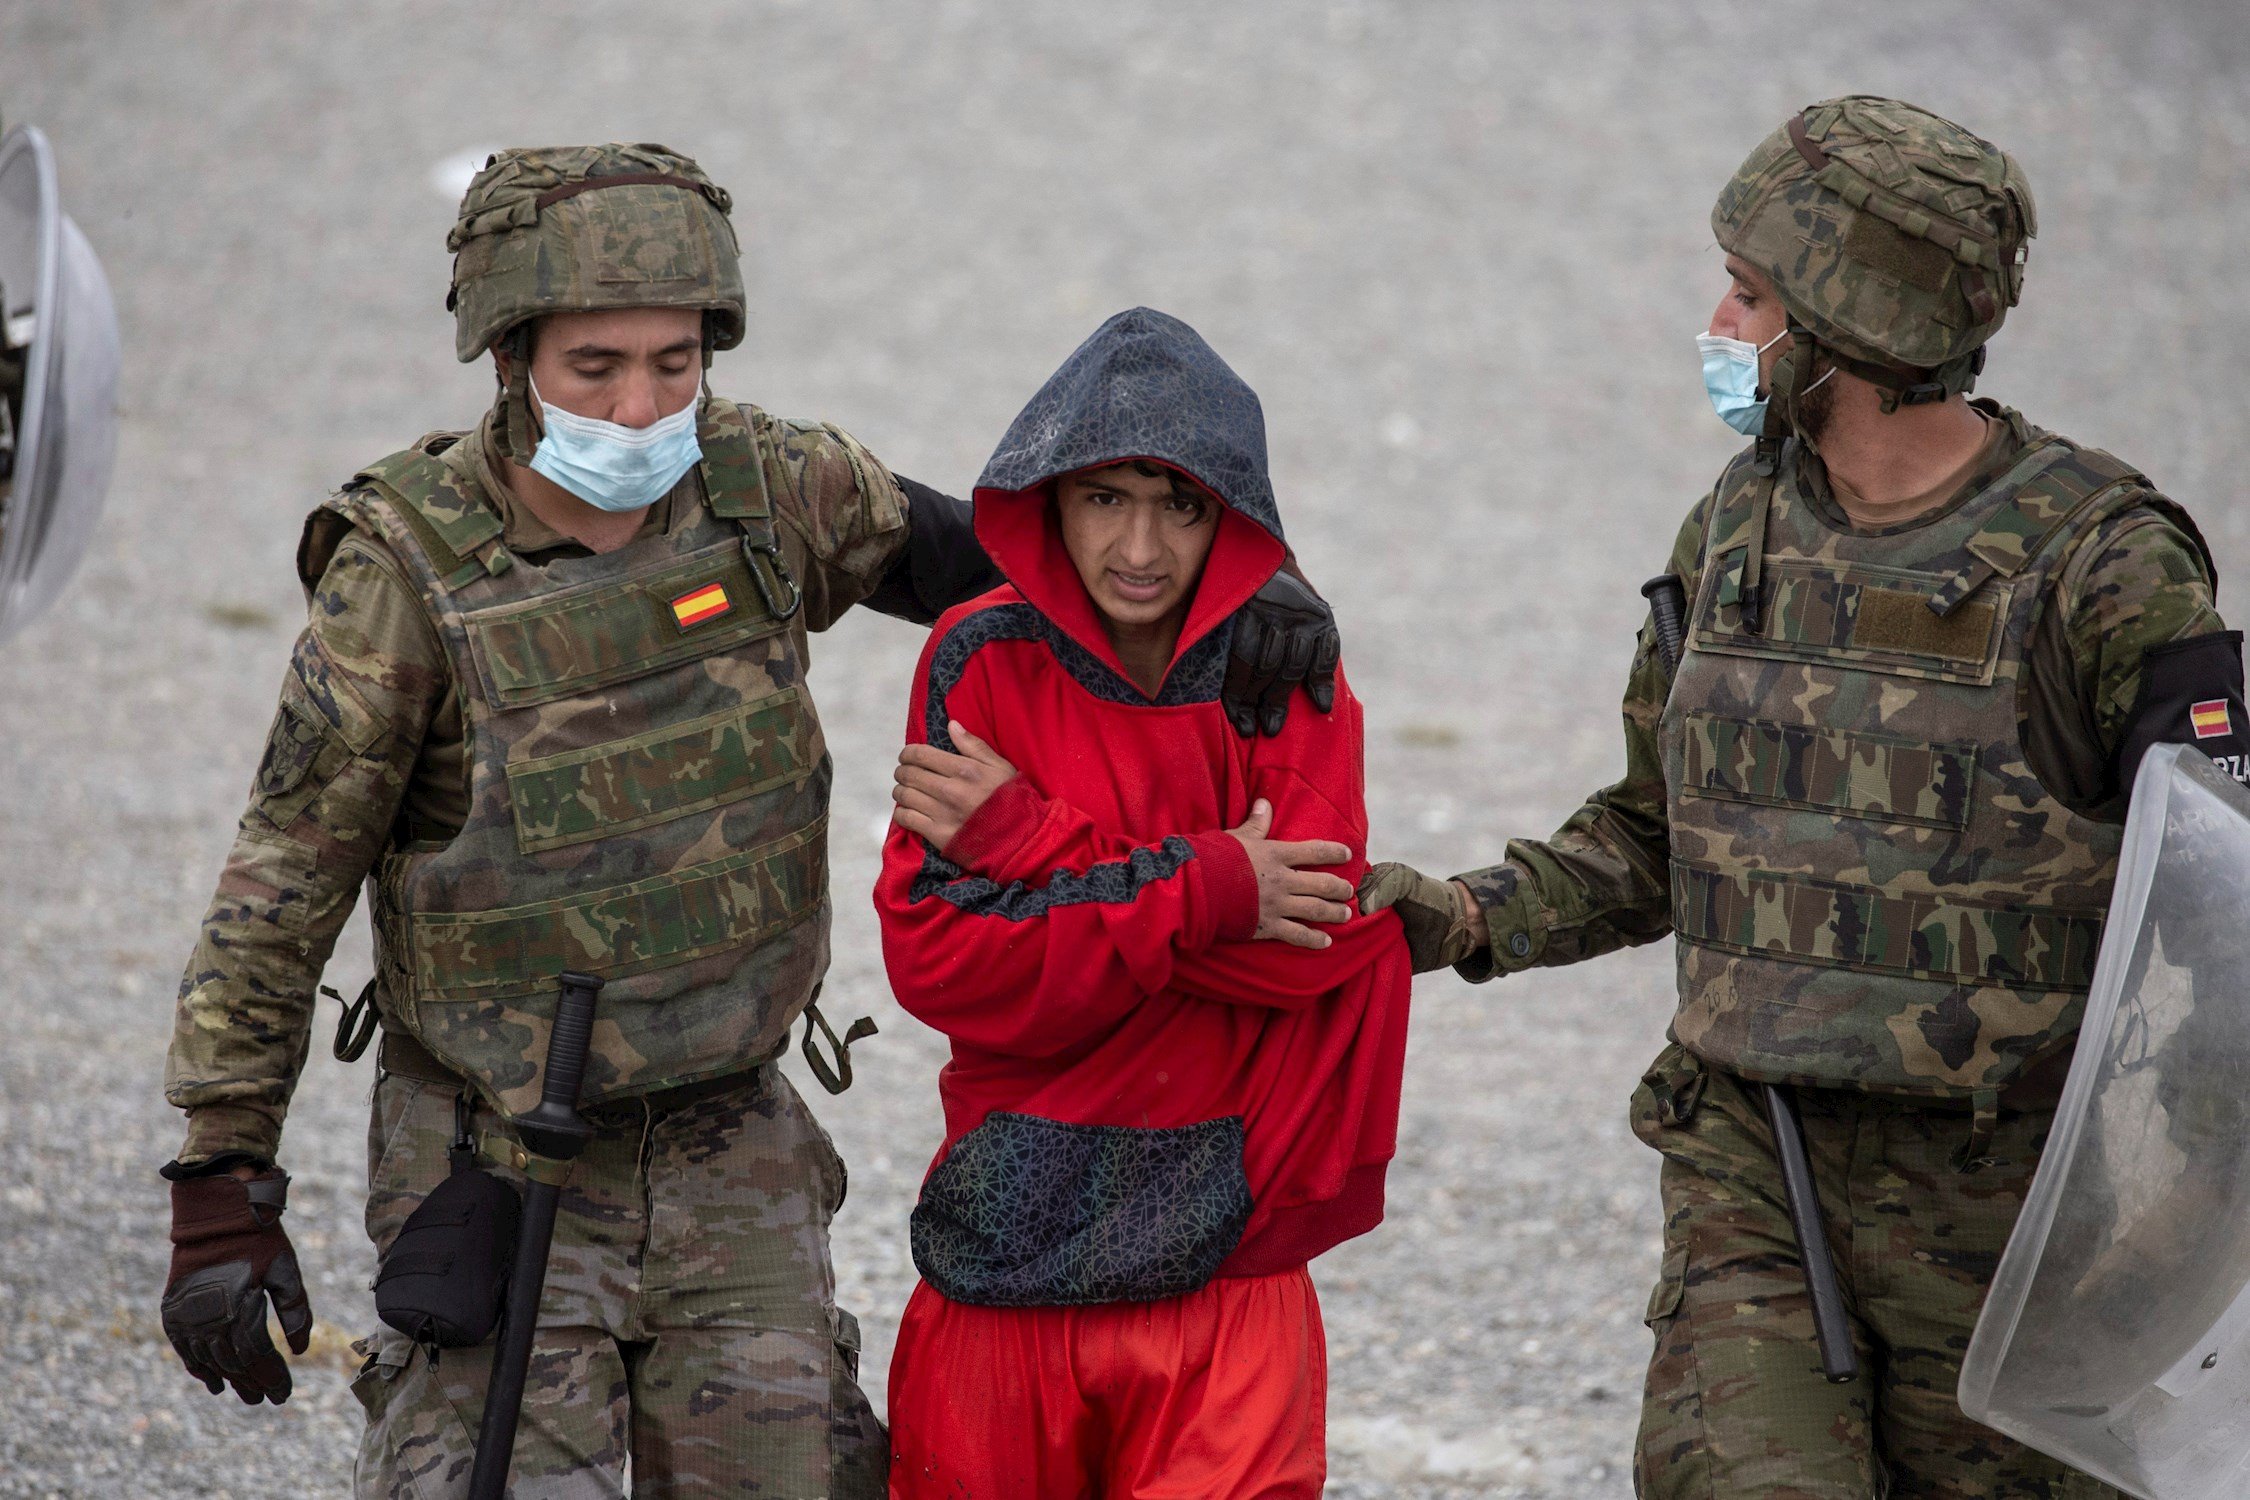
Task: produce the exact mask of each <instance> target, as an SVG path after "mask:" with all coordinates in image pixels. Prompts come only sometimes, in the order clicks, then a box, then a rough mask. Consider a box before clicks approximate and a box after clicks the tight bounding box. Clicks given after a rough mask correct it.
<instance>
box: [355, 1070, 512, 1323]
mask: <svg viewBox="0 0 2250 1500" xmlns="http://www.w3.org/2000/svg"><path fill="white" fill-rule="evenodd" d="M468 1104H469V1101H468V1096H467V1095H466V1094H463V1095H462V1096H461V1097H460V1099H459V1101H458V1102H457V1104H456V1105H455V1109H454V1122H455V1128H454V1138H453V1144H452V1148H451V1149H450V1150H449V1151H448V1152H447V1157H448V1159H449V1160H450V1161H451V1162H452V1164H453V1170H452V1171H451V1173H449V1174H448V1175H447V1177H446V1179H445V1181H443V1182H441V1183H439V1184H438V1185H437V1186H436V1187H435V1188H433V1189H431V1191H430V1194H429V1196H428V1197H426V1198H424V1199H423V1200H422V1203H421V1206H420V1207H419V1208H416V1209H415V1210H414V1212H413V1213H411V1214H409V1215H407V1219H406V1223H405V1225H404V1226H403V1227H401V1228H400V1230H399V1232H398V1237H397V1238H396V1239H394V1240H392V1241H391V1247H390V1249H389V1250H387V1251H385V1252H384V1254H383V1262H382V1266H381V1268H380V1269H379V1270H378V1271H377V1272H376V1273H375V1313H376V1316H378V1317H380V1318H381V1319H382V1320H383V1321H384V1322H385V1323H388V1324H389V1325H390V1326H391V1327H393V1328H395V1329H397V1330H398V1331H399V1332H400V1333H403V1334H405V1335H406V1336H407V1337H408V1338H410V1339H412V1340H414V1341H415V1342H416V1343H418V1344H420V1345H422V1346H423V1347H424V1348H426V1349H429V1350H430V1351H432V1357H433V1358H434V1357H435V1352H436V1351H437V1350H439V1349H467V1348H470V1347H473V1346H474V1345H477V1344H481V1343H483V1342H484V1341H485V1340H486V1339H489V1338H491V1337H492V1334H493V1330H494V1329H495V1328H497V1327H498V1326H499V1323H500V1310H501V1308H502V1307H503V1306H504V1305H505V1303H506V1300H507V1282H508V1266H509V1263H510V1261H512V1260H513V1259H514V1257H515V1249H516V1225H517V1222H518V1221H519V1220H520V1219H521V1218H522V1216H523V1202H522V1200H521V1199H520V1198H518V1197H517V1196H516V1190H515V1189H514V1188H512V1187H510V1186H508V1184H507V1183H505V1182H502V1181H501V1180H500V1179H499V1178H497V1177H495V1176H493V1175H492V1174H491V1173H490V1172H486V1171H483V1170H480V1169H479V1168H478V1166H477V1165H476V1147H475V1144H474V1143H473V1142H472V1141H471V1140H470V1138H469V1131H468V1115H469V1109H468Z"/></svg>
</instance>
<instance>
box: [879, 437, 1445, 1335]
mask: <svg viewBox="0 0 2250 1500" xmlns="http://www.w3.org/2000/svg"><path fill="white" fill-rule="evenodd" d="M1262 456H1263V455H1262V453H1261V454H1260V457H1261V458H1262ZM976 525H977V535H978V537H979V539H980V540H981V541H982V542H983V543H984V545H985V548H986V550H987V551H988V552H990V553H991V555H992V558H993V561H994V562H995V563H997V564H998V565H999V567H1000V569H1001V571H1002V572H1003V573H1004V574H1005V575H1006V576H1007V577H1008V578H1009V579H1010V580H1011V582H1010V584H1009V585H1008V586H1004V587H1002V588H999V589H995V590H994V591H992V592H991V593H989V594H986V595H985V596H983V597H982V598H980V599H977V600H975V601H973V602H971V603H969V604H966V605H962V606H960V607H958V608H956V609H954V610H952V611H950V612H949V613H948V614H947V615H946V616H945V617H944V618H943V619H941V620H940V621H939V622H938V625H937V628H936V629H935V630H934V631H933V632H932V634H931V637H930V642H929V645H928V647H927V648H926V649H925V650H924V651H923V653H922V660H921V663H920V665H919V666H918V668H917V669H916V673H915V681H914V695H913V708H912V712H911V714H910V716H909V718H908V721H907V738H908V740H909V741H910V742H932V743H936V744H939V745H940V746H941V747H945V748H950V737H949V736H948V735H947V733H946V730H945V724H946V722H947V721H948V720H949V719H950V720H952V721H955V722H958V723H959V724H960V725H961V726H962V727H963V728H965V729H967V730H968V731H969V732H971V733H972V734H975V735H976V736H977V737H979V738H980V739H983V740H985V741H986V742H987V743H989V744H990V745H992V747H993V748H994V749H995V750H997V751H998V752H999V753H1000V754H1001V755H1003V756H1005V757H1006V758H1007V759H1008V761H1009V762H1010V763H1011V764H1013V765H1014V766H1015V767H1016V769H1017V771H1018V773H1019V774H1018V776H1017V777H1016V779H1015V780H1013V781H1011V782H1010V783H1008V784H1007V785H1006V786H1005V787H1003V788H1002V789H1001V790H1000V791H999V792H998V793H996V794H995V795H994V796H993V797H992V799H991V800H990V801H988V802H987V803H986V804H985V806H984V807H983V808H982V809H980V810H979V812H978V813H977V815H976V816H975V817H973V818H972V819H970V821H969V823H968V824H967V826H966V827H964V828H963V829H962V831H961V833H960V834H959V835H958V837H957V838H956V839H955V840H954V842H953V844H952V845H951V847H950V848H949V849H948V850H947V852H946V855H945V856H944V857H940V856H938V855H937V854H936V853H935V852H934V851H932V850H931V849H930V848H929V846H928V845H927V844H925V843H924V842H923V840H922V839H921V838H920V837H918V836H916V835H914V834H911V833H908V832H906V831H905V830H903V829H901V828H899V827H897V826H896V825H894V826H893V827H892V829H891V831H890V834H889V837H888V839H887V841H886V843H885V846H884V860H883V874H882V878H881V880H880V882H879V884H878V886H877V888H876V897H875V900H876V908H877V911H878V913H879V914H880V916H881V918H882V925H883V954H884V959H885V961H886V963H887V965H888V967H889V971H890V980H891V985H892V987H893V989H894V990H895V991H896V993H897V995H898V998H899V1003H900V1004H901V1005H903V1006H905V1007H906V1009H907V1010H908V1011H910V1012H911V1013H912V1014H914V1015H915V1016H916V1017H918V1018H920V1019H921V1020H923V1021H924V1022H926V1023H928V1024H929V1025H931V1026H933V1027H935V1028H937V1029H938V1030H939V1031H942V1032H944V1033H945V1034H946V1035H947V1036H948V1037H950V1038H951V1039H952V1042H953V1060H952V1062H951V1063H949V1064H948V1065H947V1066H946V1068H945V1069H944V1071H943V1072H942V1073H941V1075H940V1077H939V1080H938V1088H939V1093H940V1096H941V1098H942V1100H943V1103H944V1107H945V1126H946V1133H945V1146H944V1148H943V1149H942V1150H941V1151H940V1152H939V1154H938V1157H937V1160H936V1161H935V1162H933V1163H932V1168H931V1175H930V1177H929V1178H928V1179H926V1181H925V1183H924V1189H923V1196H922V1202H921V1204H920V1205H919V1206H918V1207H917V1208H916V1210H915V1220H914V1235H913V1238H914V1250H915V1260H916V1264H917V1266H918V1267H920V1269H921V1270H922V1273H923V1275H924V1277H925V1278H926V1279H928V1280H929V1281H930V1282H931V1284H932V1285H933V1286H935V1287H937V1289H938V1290H939V1291H941V1292H943V1293H945V1294H946V1295H947V1296H949V1297H953V1298H954V1299H955V1300H958V1301H977V1302H995V1303H1016V1304H1058V1303H1075V1302H1097V1301H1123V1300H1135V1301H1137V1300H1148V1299H1149V1298H1150V1297H1151V1296H1159V1295H1172V1294H1175V1293H1177V1292H1180V1291H1185V1290H1190V1289H1192V1287H1193V1286H1195V1285H1200V1284H1202V1282H1203V1281H1205V1280H1207V1279H1208V1278H1209V1276H1210V1275H1212V1274H1217V1275H1221V1276H1255V1275H1265V1274H1269V1273H1272V1272H1276V1271H1282V1270H1286V1269H1289V1268H1291V1267H1294V1266H1297V1265H1301V1264H1302V1263H1304V1262H1305V1261H1307V1260H1309V1259H1311V1258H1312V1257H1313V1256H1315V1255H1318V1254H1319V1253H1320V1252H1322V1251H1323V1250H1326V1249H1328V1248H1329V1247H1330V1246H1332V1245H1335V1244H1337V1243H1339V1242H1340V1241H1342V1240H1346V1239H1349V1238H1351V1237H1352V1236H1354V1235H1358V1234H1364V1233H1365V1232H1366V1231H1368V1230H1369V1229H1372V1228H1373V1227H1374V1226H1375V1225H1376V1224H1377V1223H1379V1222H1380V1221H1381V1219H1382V1216H1383V1175H1384V1171H1385V1169H1386V1166H1387V1164H1388V1162H1389V1160H1390V1158H1391V1155H1392V1153H1393V1150H1394V1149H1395V1144H1396V1137H1397V1123H1398V1100H1399V1085H1400V1074H1401V1069H1402V1066H1403V1063H1404V1055H1405V1042H1406V1017H1407V998H1408V989H1409V984H1410V981H1411V970H1410V966H1409V962H1408V958H1407V952H1406V946H1405V942H1404V939H1403V936H1402V934H1401V933H1400V930H1399V927H1398V924H1397V919H1396V917H1395V916H1394V915H1393V914H1391V913H1389V912H1384V913H1380V914H1378V915H1376V916H1373V917H1366V916H1359V917H1354V918H1353V919H1352V920H1351V921H1349V922H1346V923H1344V924H1342V925H1341V926H1337V927H1332V928H1328V929H1326V930H1327V931H1329V932H1330V934H1331V935H1332V937H1333V938H1334V942H1333V945H1332V946H1330V947H1328V948H1326V949H1323V950H1312V949H1303V948H1296V947H1292V946H1289V945H1287V944H1284V943H1279V942H1273V941H1263V942H1253V941H1248V938H1249V934H1250V932H1251V930H1252V929H1253V928H1254V927H1255V925H1256V922H1257V891H1256V885H1255V881H1254V878H1253V876H1252V874H1251V870H1250V864H1249V859H1248V857H1247V856H1246V855H1245V854H1244V853H1243V850H1242V846H1241V844H1240V843H1239V842H1238V841H1237V840H1235V839H1234V838H1233V837H1232V836H1231V835H1229V834H1227V833H1225V832H1223V831H1222V830H1225V829H1228V828H1232V827H1234V826H1236V825H1238V824H1240V823H1241V822H1242V821H1243V820H1244V819H1245V818H1246V817H1247V816H1248V815H1249V811H1250V805H1251V802H1252V800H1253V799H1255V798H1260V797H1262V798H1265V799H1266V800H1267V801H1268V802H1270V803H1271V804H1272V806H1273V829H1272V836H1273V837H1274V838H1277V839H1292V840H1294V839H1333V840H1336V841H1338V842H1340V843H1343V844H1345V845H1347V846H1348V847H1349V848H1350V849H1351V850H1352V858H1351V862H1350V863H1349V864H1348V865H1346V866H1343V867H1340V868H1338V869H1337V871H1336V873H1338V874H1340V875H1342V876H1343V877H1344V878H1345V879H1347V880H1349V881H1352V882H1353V883H1354V884H1356V883H1357V882H1358V880H1359V878H1360V876H1361V875H1362V874H1364V873H1365V871H1366V868H1367V865H1366V859H1365V852H1366V842H1367V813H1366V808H1365V799H1364V780H1365V773H1364V768H1363V764H1362V757H1361V712H1360V705H1359V703H1358V701H1357V700H1356V699H1355V698H1353V696H1352V695H1351V692H1350V689H1349V688H1348V686H1346V684H1345V683H1344V682H1343V680H1342V677H1341V674H1339V676H1338V681H1337V693H1336V705H1335V709H1334V711H1333V712H1332V713H1328V714H1323V713H1320V712H1318V711H1317V710H1315V709H1314V708H1313V707H1312V706H1311V705H1310V704H1309V703H1308V702H1307V701H1305V700H1304V699H1303V698H1302V697H1300V698H1299V700H1298V701H1297V702H1296V703H1295V704H1294V706H1293V709H1292V712H1291V713H1290V715H1289V720H1288V724H1287V726H1286V728H1285V729H1284V731H1283V732H1282V733H1281V734H1280V735H1279V736H1277V737H1273V738H1260V739H1256V740H1245V739H1242V738H1240V737H1239V736H1238V735H1237V734H1236V733H1235V732H1234V730H1233V728H1232V727H1231V726H1230V725H1229V724H1228V722H1227V720H1226V717H1225V714H1224V711H1223V710H1222V708H1221V706H1220V704H1219V701H1218V684H1219V680H1220V677H1221V675H1222V674H1223V671H1224V666H1225V661H1226V648H1227V643H1228V639H1229V637H1230V635H1231V617H1232V616H1233V614H1234V612H1235V611H1236V610H1237V609H1239V608H1240V607H1241V605H1242V604H1243V603H1244V602H1245V601H1246V600H1248V599H1249V597H1250V595H1251V594H1253V593H1255V592H1256V591H1257V589H1258V588H1259V587H1260V586H1261V585H1262V584H1263V583H1264V582H1265V580H1266V579H1267V578H1268V577H1270V576H1271V575H1272V573H1273V571H1274V569H1275V568H1276V567H1277V566H1278V564H1279V563H1280V561H1281V558H1282V555H1283V549H1282V544H1281V542H1280V541H1279V540H1278V539H1277V538H1276V537H1275V536H1273V535H1271V534H1270V533H1269V532H1268V531H1267V530H1266V529H1264V528H1263V527H1262V526H1261V525H1260V524H1258V523H1256V522H1253V521H1251V520H1249V519H1247V518H1245V517H1244V516H1243V515H1241V514H1240V513H1239V512H1238V511H1237V510H1235V509H1234V508H1233V507H1232V506H1229V507H1227V508H1225V509H1222V511H1221V513H1220V517H1219V531H1218V535H1217V537H1216V538H1215V540H1214V542H1213V546H1212V550H1211V555H1210V559H1209V561H1208V563H1207V564H1206V566H1205V569H1204V573H1203V577H1202V579H1201V582H1200V584H1199V586H1198V587H1197V590H1196V593H1195V597H1194V601H1193V604H1192V607H1191V610H1190V613H1189V616H1188V619H1187V624H1186V627H1185V628H1184V629H1183V630H1182V632H1181V635H1180V641H1179V645H1178V648H1177V650H1176V652H1175V654H1174V657H1173V660H1172V664H1171V667H1170V671H1169V675H1168V676H1167V678H1166V680H1165V683H1164V686H1163V689H1162V690H1161V691H1160V693H1159V694H1158V696H1157V698H1156V699H1154V700H1153V701H1152V700H1150V699H1148V698H1146V697H1145V696H1143V695H1142V694H1141V693H1140V692H1139V691H1138V690H1137V689H1136V688H1134V687H1133V686H1132V685H1131V683H1130V681H1129V679H1128V678H1127V676H1126V674H1125V672H1124V669H1123V667H1122V664H1121V663H1120V662H1119V661H1118V658H1117V656H1116V653H1115V652H1114V651H1113V650H1112V648H1111V647H1110V644H1109V641H1108V639H1107V636H1106V635H1105V633H1104V632H1103V630H1102V628H1101V625H1100V622H1099V619H1098V617H1097V615H1096V614H1095V611H1094V606H1093V603H1092V601H1091V600H1090V599H1089V598H1088V596H1087V594H1086V591H1085V588H1084V586H1083V585H1082V584H1081V583H1080V582H1079V579H1078V575H1077V572H1076V571H1075V569H1074V568H1073V567H1072V566H1071V563H1070V560H1069V558H1068V556H1067V555H1066V554H1065V552H1064V550H1063V545H1062V540H1061V536H1060V533H1059V530H1058V528H1057V526H1056V524H1055V521H1054V516H1053V511H1052V506H1051V504H1050V503H1049V501H1048V499H1047V496H1046V494H1045V492H1044V489H1043V488H1034V489H1031V490H1028V491H1016V492H1009V491H1003V490H996V489H990V488H981V487H980V488H979V490H978V491H977V496H976ZM1085 1127H1098V1128H1095V1129H1087V1128H1085ZM964 1142H966V1143H967V1144H966V1145H965V1144H964Z"/></svg>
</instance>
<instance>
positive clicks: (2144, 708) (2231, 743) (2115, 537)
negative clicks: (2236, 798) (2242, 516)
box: [2056, 504, 2250, 816]
mask: <svg viewBox="0 0 2250 1500" xmlns="http://www.w3.org/2000/svg"><path fill="white" fill-rule="evenodd" d="M2214 584H2215V580H2214V579H2213V577H2212V573H2211V568H2210V565H2209V561H2208V558H2207V555H2206V553H2205V551H2204V548H2203V545H2202V542H2201V539H2200V538H2198V537H2196V536H2194V535H2193V534H2192V532H2191V531H2190V530H2189V529H2187V527H2186V526H2184V525H2183V524H2182V523H2181V522H2180V521H2179V520H2176V519H2175V518H2174V516H2173V515H2172V514H2170V513H2168V511H2167V509H2166V508H2161V507H2159V506H2158V505H2156V504H2151V505H2149V506H2143V507H2137V508H2135V509H2132V510H2128V511H2125V512H2123V513H2121V514H2119V515H2117V516H2114V517H2112V518H2111V519H2110V520H2108V521H2106V522H2104V523H2103V524H2102V525H2101V526H2100V527H2098V528H2097V529H2096V530H2095V532H2094V533H2093V534H2092V535H2091V536H2089V537H2088V538H2087V539H2086V540H2085V541H2084V542H2082V543H2081V544H2080V545H2079V547H2078V549H2077V551H2076V553H2075V555H2074V556H2073V557H2072V558H2071V559H2069V561H2068V562H2067V563H2066V565H2065V570H2064V575H2063V590H2064V595H2065V598H2066V599H2067V601H2068V602H2067V608H2066V609H2065V611H2064V612H2063V620H2064V624H2063V633H2064V636H2065V638H2066V641H2067V646H2068V651H2069V656H2070V661H2071V668H2072V676H2073V678H2074V679H2075V681H2074V687H2075V689H2076V693H2075V696H2076V698H2077V703H2076V704H2075V705H2074V708H2075V712H2072V713H2067V714H2057V715H2056V717H2058V718H2061V719H2063V720H2064V721H2065V722H2066V723H2070V724H2073V725H2075V726H2076V727H2077V728H2078V731H2079V733H2080V735H2081V736H2083V737H2085V738H2088V739H2090V740H2091V743H2090V744H2087V745H2084V746H2083V747H2081V749H2080V756H2079V758H2080V759H2083V760H2085V761H2088V762H2089V763H2091V764H2093V765H2096V766H2098V767H2099V768H2100V771H2101V780H2102V788H2101V799H2100V800H2102V801H2103V802H2105V803H2107V804H2109V805H2110V806H2111V807H2112V808H2113V809H2114V813H2115V815H2117V816H2122V812H2123V799H2124V797H2125V796H2126V795H2127V794H2129V793H2130V791H2131V790H2132V781H2133V775H2134V773H2135V772H2136V771H2137V770H2138V769H2139V767H2140V761H2141V757H2142V756H2143V755H2144V754H2146V753H2147V751H2148V749H2149V747H2150V746H2152V745H2159V744H2165V743H2171V742H2179V743H2185V744H2191V745H2194V746H2195V747H2196V748H2197V749H2199V750H2202V751H2203V752H2204V753H2205V754H2207V755H2209V756H2210V757H2211V758H2212V759H2213V760H2214V761H2217V762H2218V763H2219V764H2220V766H2221V767H2222V768H2223V769H2225V770H2227V771H2228V772H2229V774H2231V775H2233V776H2234V777H2235V778H2236V779H2238V780H2240V779H2243V778H2244V774H2245V770H2246V766H2245V752H2246V751H2250V723H2245V720H2244V710H2243V702H2242V698H2243V675H2242V636H2241V633H2240V632H2238V631H2231V630H2228V629H2227V628H2226V622H2225V621H2224V620H2223V619H2221V618H2220V616H2219V611H2218V608H2217V605H2216V602H2215V599H2214Z"/></svg>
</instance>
